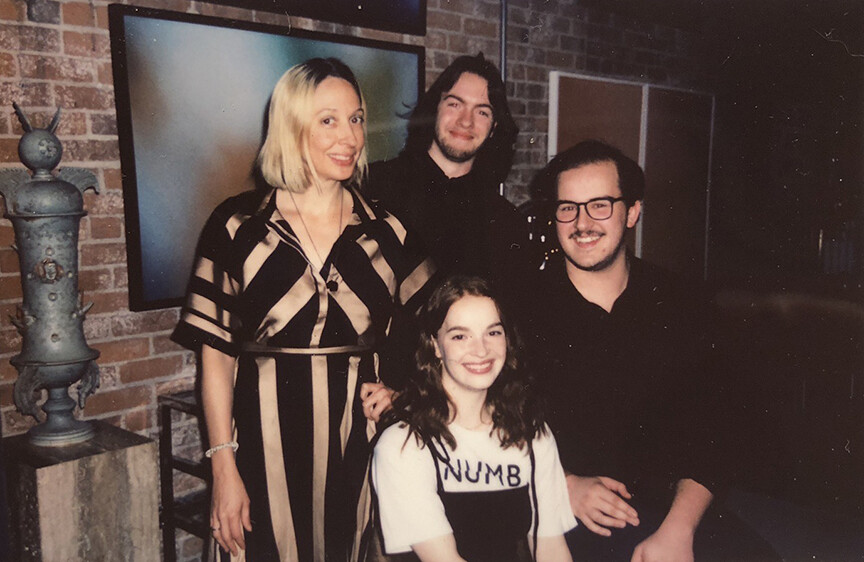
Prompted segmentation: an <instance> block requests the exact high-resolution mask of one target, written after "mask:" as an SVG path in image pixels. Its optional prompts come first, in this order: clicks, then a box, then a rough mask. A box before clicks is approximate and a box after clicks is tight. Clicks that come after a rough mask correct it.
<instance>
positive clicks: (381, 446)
mask: <svg viewBox="0 0 864 562" xmlns="http://www.w3.org/2000/svg"><path fill="white" fill-rule="evenodd" d="M449 429H450V432H451V433H452V434H453V437H454V438H455V439H456V443H457V447H456V449H455V450H451V449H450V447H448V446H446V444H445V443H443V442H442V443H441V444H439V443H437V442H436V443H435V447H443V448H444V451H445V452H446V453H441V454H442V455H443V456H445V457H446V455H448V454H449V456H450V463H449V465H450V466H449V467H448V465H447V464H445V463H443V462H441V461H440V460H439V467H440V470H441V482H442V484H443V487H444V491H446V492H491V491H496V490H506V489H511V488H521V487H523V486H528V485H530V484H531V459H530V457H529V454H528V447H523V448H522V449H518V448H516V447H515V446H511V447H508V448H507V449H502V448H501V442H500V440H499V439H498V438H497V437H493V436H490V435H489V433H488V432H487V431H486V430H479V431H471V430H467V429H465V428H463V427H460V426H458V425H456V424H450V426H449ZM407 436H408V427H407V426H405V425H403V424H401V423H400V424H395V425H392V426H390V427H388V428H387V429H386V430H385V431H384V433H382V434H381V437H380V438H379V440H378V444H377V445H376V446H375V453H374V456H373V460H372V481H373V484H374V485H375V491H376V493H377V495H378V506H379V512H380V516H381V532H382V534H383V535H384V548H385V550H386V551H387V553H388V554H397V553H400V552H408V551H410V550H411V545H412V544H417V543H421V542H423V541H426V540H429V539H433V538H436V537H440V536H444V535H447V534H449V533H452V532H453V529H452V528H451V527H450V523H449V522H448V521H447V516H446V514H445V512H444V505H443V504H442V503H441V498H440V497H439V496H438V487H437V479H436V475H435V461H434V460H433V459H432V455H431V453H430V451H429V450H428V448H427V447H426V446H425V445H418V444H417V440H416V439H415V438H414V436H411V437H410V438H409V439H408V440H407V441H406V440H405V439H406V437H407ZM533 448H534V458H535V462H536V466H535V474H534V483H535V485H536V488H537V511H538V513H539V521H538V531H537V536H540V537H548V536H556V535H563V534H564V533H566V532H567V531H569V530H570V529H572V528H573V527H575V526H576V519H575V518H574V517H573V512H572V511H571V510H570V502H569V499H568V497H567V484H566V481H565V480H564V469H562V468H561V461H560V460H559V459H558V449H557V447H556V446H555V438H554V437H552V432H551V431H549V429H548V428H547V429H546V434H545V435H542V436H539V437H537V438H536V439H534V441H533Z"/></svg>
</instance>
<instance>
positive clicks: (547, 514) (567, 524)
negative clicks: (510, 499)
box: [533, 427, 576, 537]
mask: <svg viewBox="0 0 864 562" xmlns="http://www.w3.org/2000/svg"><path fill="white" fill-rule="evenodd" d="M533 447H534V458H535V462H536V466H535V478H534V481H535V484H536V486H537V511H538V515H539V518H540V519H539V525H538V529H537V536H540V537H551V536H557V535H563V534H564V533H566V532H567V531H569V530H570V529H572V528H574V527H575V526H576V518H575V517H574V516H573V511H572V510H571V509H570V499H569V497H568V496H567V481H566V480H565V478H564V469H563V468H561V461H560V460H559V458H558V448H557V446H556V445H555V438H554V437H553V436H552V432H551V431H549V428H548V427H546V434H545V435H541V436H539V437H537V438H536V439H535V440H534V442H533Z"/></svg>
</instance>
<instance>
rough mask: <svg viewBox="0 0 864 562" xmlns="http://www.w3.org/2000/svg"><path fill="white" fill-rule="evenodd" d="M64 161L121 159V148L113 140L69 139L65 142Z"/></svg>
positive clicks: (108, 160) (109, 160)
mask: <svg viewBox="0 0 864 562" xmlns="http://www.w3.org/2000/svg"><path fill="white" fill-rule="evenodd" d="M63 154H64V156H65V158H64V162H66V163H72V162H87V163H90V162H112V161H117V160H119V159H120V148H119V145H118V144H117V141H116V140H114V139H112V140H81V141H79V140H68V141H66V142H65V143H64V152H63Z"/></svg>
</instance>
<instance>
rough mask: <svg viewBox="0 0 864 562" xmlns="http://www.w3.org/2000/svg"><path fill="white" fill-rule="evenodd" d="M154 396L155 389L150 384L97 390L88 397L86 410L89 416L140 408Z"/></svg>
mask: <svg viewBox="0 0 864 562" xmlns="http://www.w3.org/2000/svg"><path fill="white" fill-rule="evenodd" d="M152 396H153V391H152V389H151V387H149V386H133V387H128V386H127V387H125V388H120V389H117V390H109V391H107V392H103V391H99V390H97V391H96V394H94V395H93V396H91V397H90V398H88V399H87V405H86V406H85V407H84V411H85V412H87V415H88V416H93V415H99V414H104V413H109V412H120V411H122V410H130V409H132V408H140V407H143V406H146V405H147V404H149V403H150V402H151V398H152Z"/></svg>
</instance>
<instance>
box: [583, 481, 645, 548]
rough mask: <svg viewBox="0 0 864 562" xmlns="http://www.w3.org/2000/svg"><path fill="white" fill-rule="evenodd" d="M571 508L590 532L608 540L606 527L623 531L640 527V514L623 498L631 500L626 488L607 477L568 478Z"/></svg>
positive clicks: (608, 532)
mask: <svg viewBox="0 0 864 562" xmlns="http://www.w3.org/2000/svg"><path fill="white" fill-rule="evenodd" d="M567 493H568V495H569V496H570V508H571V509H572V510H573V515H575V516H576V517H577V518H578V519H579V521H581V522H582V524H583V525H585V526H586V527H587V528H588V530H589V531H592V532H594V533H597V534H598V535H601V536H604V537H608V536H610V535H611V534H612V531H610V530H609V529H608V527H614V528H618V529H623V528H624V527H626V526H627V524H628V523H629V524H630V525H634V526H636V525H638V524H639V514H638V513H636V510H635V509H633V507H632V506H630V504H628V503H627V502H626V501H624V500H623V499H622V498H627V499H628V500H629V499H630V498H631V496H630V492H628V491H627V486H625V485H624V484H622V483H621V482H619V481H617V480H614V479H612V478H608V477H606V476H593V477H586V476H576V475H574V474H568V475H567Z"/></svg>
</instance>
